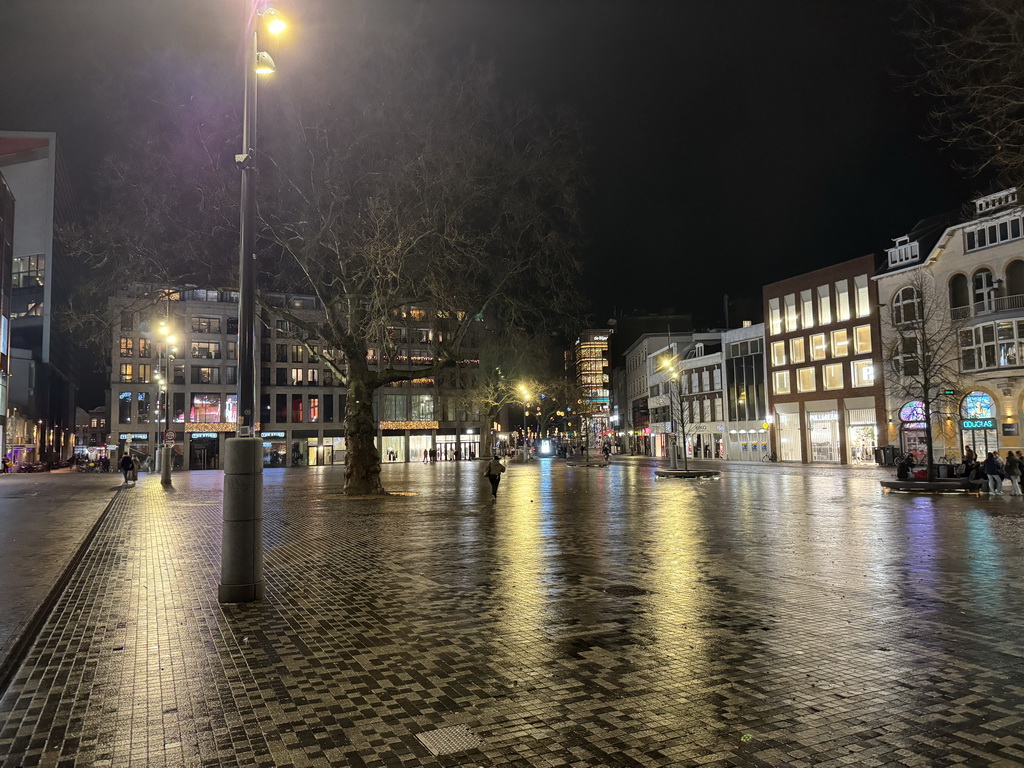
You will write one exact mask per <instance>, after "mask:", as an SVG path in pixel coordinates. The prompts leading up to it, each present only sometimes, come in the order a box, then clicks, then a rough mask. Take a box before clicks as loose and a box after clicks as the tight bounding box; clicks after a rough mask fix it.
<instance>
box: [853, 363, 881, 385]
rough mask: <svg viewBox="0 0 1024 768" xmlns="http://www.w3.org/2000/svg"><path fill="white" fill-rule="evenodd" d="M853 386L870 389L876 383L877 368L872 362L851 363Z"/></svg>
mask: <svg viewBox="0 0 1024 768" xmlns="http://www.w3.org/2000/svg"><path fill="white" fill-rule="evenodd" d="M850 372H851V374H852V377H851V378H852V379H853V386H855V387H870V386H873V385H874V383H875V367H874V366H873V365H872V364H871V361H870V360H854V361H853V362H852V363H850Z"/></svg>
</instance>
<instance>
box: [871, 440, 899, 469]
mask: <svg viewBox="0 0 1024 768" xmlns="http://www.w3.org/2000/svg"><path fill="white" fill-rule="evenodd" d="M895 461H896V446H894V445H884V446H882V447H881V448H875V463H876V464H878V465H880V466H883V467H891V466H892V465H893V463H894V462H895Z"/></svg>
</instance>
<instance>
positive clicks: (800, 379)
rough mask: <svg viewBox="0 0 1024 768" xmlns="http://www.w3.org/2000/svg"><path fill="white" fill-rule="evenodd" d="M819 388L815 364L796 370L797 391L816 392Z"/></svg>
mask: <svg viewBox="0 0 1024 768" xmlns="http://www.w3.org/2000/svg"><path fill="white" fill-rule="evenodd" d="M817 389H818V381H817V374H816V373H815V368H814V366H813V365H811V366H808V367H807V368H798V369H797V372H796V391H797V392H814V391H816V390H817Z"/></svg>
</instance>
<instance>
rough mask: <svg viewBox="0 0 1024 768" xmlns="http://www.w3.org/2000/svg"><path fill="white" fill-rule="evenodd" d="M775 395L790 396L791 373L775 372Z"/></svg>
mask: <svg viewBox="0 0 1024 768" xmlns="http://www.w3.org/2000/svg"><path fill="white" fill-rule="evenodd" d="M774 383H775V394H776V395H788V394H789V371H776V372H775V382H774Z"/></svg>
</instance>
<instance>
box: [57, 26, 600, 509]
mask: <svg viewBox="0 0 1024 768" xmlns="http://www.w3.org/2000/svg"><path fill="white" fill-rule="evenodd" d="M331 54H335V55H331ZM338 54H339V52H337V51H326V52H324V55H323V56H321V57H320V59H319V60H320V61H323V62H328V63H327V64H326V65H324V66H325V68H324V69H322V70H320V71H316V72H306V73H305V76H304V79H302V80H300V79H299V78H298V77H295V78H293V80H292V81H291V82H290V83H289V87H288V89H287V90H286V89H283V88H275V89H268V94H269V95H266V96H265V98H263V99H262V101H261V115H260V129H261V132H260V141H259V149H260V151H259V152H258V155H257V163H258V167H259V169H260V181H259V191H258V205H259V214H260V222H261V231H260V248H259V251H260V265H261V270H262V274H261V277H260V285H261V288H262V289H264V290H267V289H273V290H286V291H289V292H294V293H312V294H315V295H316V296H317V297H318V299H319V300H320V303H321V305H322V307H323V314H322V317H319V318H316V319H310V318H309V317H301V316H299V315H297V314H288V312H287V310H285V309H284V308H283V307H269V306H268V309H271V310H273V311H276V312H277V313H278V314H279V315H280V316H282V317H287V319H288V320H289V321H290V322H291V323H292V324H293V325H294V326H295V327H297V328H299V329H301V330H302V332H303V334H304V335H305V336H306V337H307V338H308V339H309V340H311V341H312V340H317V341H318V342H319V343H320V344H321V345H322V346H323V348H324V349H326V350H332V351H334V355H333V357H331V358H330V359H328V360H327V362H329V363H330V364H331V365H332V366H333V367H334V368H335V370H336V372H337V373H338V374H339V375H340V376H342V377H343V379H344V381H345V383H346V384H347V385H348V387H349V397H348V398H347V401H346V402H347V404H348V405H347V408H348V413H347V416H346V434H347V439H348V466H347V469H346V489H347V490H348V491H349V492H352V493H379V492H382V491H383V488H382V487H381V485H380V481H379V467H378V464H377V453H376V448H375V446H374V442H373V438H374V436H375V427H374V421H373V413H372V400H373V397H372V395H373V392H374V390H376V389H377V388H378V387H380V386H382V385H384V384H387V383H390V382H396V381H402V380H405V379H411V378H414V377H423V376H433V375H437V374H439V373H440V372H441V371H442V370H444V369H446V368H449V367H451V366H457V365H459V364H461V363H462V362H463V361H462V360H461V359H460V355H461V354H462V350H463V347H464V345H465V342H466V341H467V338H468V337H469V336H470V335H471V331H472V329H473V328H474V324H479V323H480V322H482V321H483V320H484V319H485V318H486V319H487V320H488V322H491V323H497V324H500V325H501V326H502V327H504V328H506V329H509V330H515V331H517V332H520V333H526V332H529V333H533V334H538V333H541V334H542V333H545V332H547V331H549V330H550V329H551V328H552V327H564V326H565V325H566V324H567V323H572V322H575V321H578V318H579V314H580V302H579V298H578V294H577V292H576V287H575V286H576V280H577V277H578V274H579V270H580V265H579V262H578V259H577V256H576V251H577V248H578V245H579V240H580V230H579V215H578V199H579V195H580V192H581V189H582V167H583V158H582V153H581V136H580V131H579V127H578V125H577V124H576V123H575V122H574V121H573V120H571V119H569V118H568V117H567V116H566V115H562V114H559V115H556V116H554V117H553V118H552V117H549V116H547V115H545V114H543V113H542V112H541V111H540V110H539V109H538V108H537V107H536V105H533V104H530V103H528V102H525V101H522V100H509V99H507V98H505V97H503V96H502V94H501V93H500V91H499V88H498V80H497V77H496V74H495V72H494V71H493V69H492V68H491V67H490V66H488V65H487V64H485V63H483V62H480V61H478V60H477V59H475V58H474V57H473V56H471V55H466V56H453V57H450V58H449V59H448V60H443V61H442V60H439V59H438V58H437V55H436V54H431V53H430V52H428V51H427V49H426V48H424V47H423V46H422V45H418V44H417V43H416V42H415V37H414V35H410V34H404V35H395V36H393V37H391V38H390V39H386V40H385V39H376V40H375V39H374V38H372V37H368V38H367V40H366V41H365V44H364V46H363V47H361V48H359V49H350V50H346V51H345V52H344V54H343V55H338ZM148 85H149V87H150V92H151V95H150V96H149V98H148V109H147V111H146V114H145V115H144V118H143V119H140V120H138V122H137V123H135V124H134V125H135V129H134V130H133V131H132V132H130V134H129V135H130V140H128V141H127V142H126V144H125V147H124V149H123V150H122V151H120V152H118V154H117V155H115V156H112V157H111V158H109V159H108V161H107V162H106V164H105V165H104V172H103V178H102V191H101V194H100V196H99V197H98V198H97V200H96V203H97V205H96V214H95V215H94V216H92V217H90V223H89V224H88V225H87V226H86V227H84V228H82V229H81V230H78V231H74V232H70V233H68V236H67V239H68V241H69V244H70V245H71V247H74V248H76V250H78V251H79V252H81V253H82V254H83V259H84V260H85V261H86V262H87V263H88V264H89V265H90V266H92V267H94V268H95V269H94V276H95V278H96V279H94V280H92V281H88V280H83V281H82V284H81V286H80V290H79V294H78V302H79V304H78V307H76V315H75V317H76V318H77V320H78V322H80V323H82V324H83V330H85V325H86V324H87V323H88V320H89V319H90V318H91V319H92V321H94V322H93V325H94V326H96V327H99V326H101V325H102V322H101V321H102V307H103V302H104V299H105V297H106V296H109V281H110V279H111V276H112V275H114V276H117V277H118V278H119V282H121V281H123V282H131V281H140V280H141V281H142V282H146V283H150V284H152V285H153V287H154V290H153V291H152V297H156V296H158V295H159V290H158V289H160V288H166V287H167V286H181V285H185V284H194V285H199V286H207V285H210V286H214V287H221V288H223V287H230V286H231V285H232V284H233V283H234V282H236V278H235V270H236V266H235V264H236V262H237V253H238V242H237V210H238V208H237V206H238V203H237V189H238V187H237V184H238V181H237V179H238V176H237V171H236V170H235V169H234V167H233V166H232V163H231V160H232V157H233V153H234V152H236V151H237V149H238V148H237V131H236V130H234V127H233V126H234V124H236V123H237V121H236V119H235V116H234V115H233V114H232V112H231V110H227V109H224V108H223V107H221V106H220V105H221V104H222V103H228V104H230V103H232V102H231V100H230V99H227V98H225V96H224V92H223V91H221V90H219V89H218V88H217V87H216V82H215V81H213V80H210V79H204V78H203V77H201V76H200V75H198V74H193V76H192V77H191V78H190V77H188V76H182V77H180V78H179V79H176V80H175V81H174V82H173V83H170V82H169V81H167V80H166V79H164V80H159V79H156V80H154V81H153V82H152V83H149V84H148ZM413 308H415V311H416V312H418V313H419V314H421V315H422V316H423V317H424V318H427V319H429V321H430V323H431V325H432V326H433V331H432V333H431V339H430V343H431V353H432V354H431V357H432V360H433V363H432V365H431V366H430V367H429V368H428V369H424V368H422V367H419V368H412V367H410V365H409V362H408V361H406V360H404V359H402V358H401V356H400V355H398V354H397V350H396V349H395V348H394V342H393V341H392V335H391V333H390V329H391V327H392V326H393V325H394V324H395V323H396V322H400V321H401V319H402V318H405V317H406V314H405V313H407V312H409V311H413ZM107 319H108V321H109V319H110V318H107ZM97 335H98V336H101V335H102V333H99V334H97ZM369 349H373V350H375V351H376V352H377V354H376V355H375V356H374V360H373V361H372V362H368V360H367V352H368V350H369ZM325 357H326V354H325Z"/></svg>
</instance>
